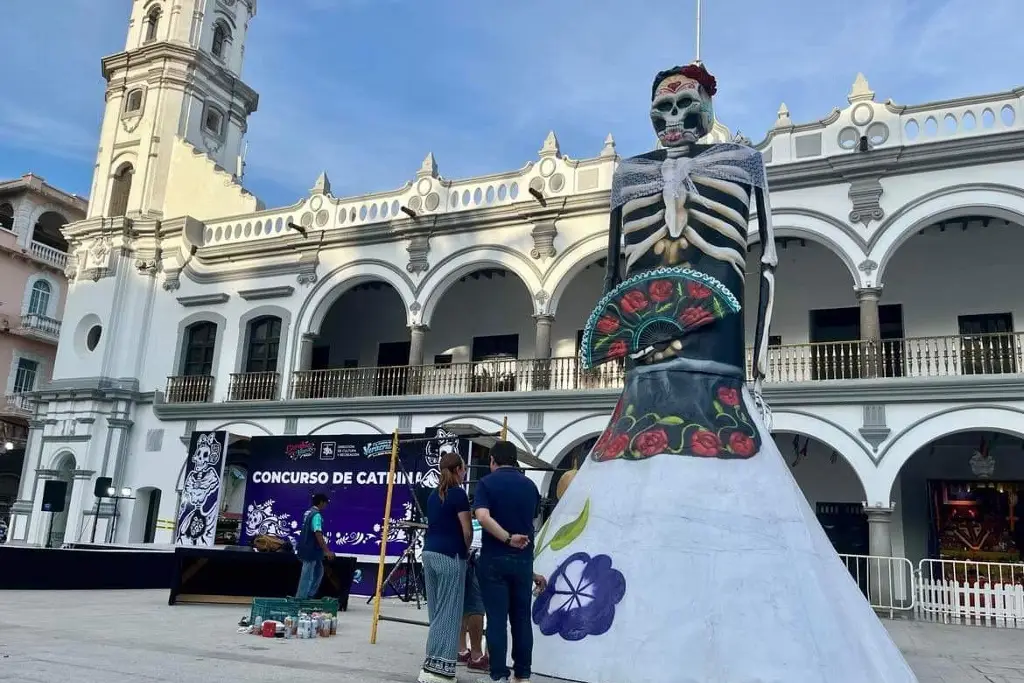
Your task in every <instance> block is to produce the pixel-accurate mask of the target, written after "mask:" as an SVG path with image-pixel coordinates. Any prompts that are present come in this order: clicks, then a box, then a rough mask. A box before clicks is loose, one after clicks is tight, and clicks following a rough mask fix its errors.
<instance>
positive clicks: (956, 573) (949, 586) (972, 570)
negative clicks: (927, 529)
mask: <svg viewBox="0 0 1024 683" xmlns="http://www.w3.org/2000/svg"><path fill="white" fill-rule="evenodd" d="M915 581H916V583H917V600H916V603H915V609H914V614H915V616H917V617H918V618H919V619H924V620H927V621H937V622H942V623H946V624H965V625H970V626H992V627H996V628H1024V564H1011V563H1008V562H970V561H966V560H921V562H920V564H919V565H918V571H917V576H916V577H915Z"/></svg>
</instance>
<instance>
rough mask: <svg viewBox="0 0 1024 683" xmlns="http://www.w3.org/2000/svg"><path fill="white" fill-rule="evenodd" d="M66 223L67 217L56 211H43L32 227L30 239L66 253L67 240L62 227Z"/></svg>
mask: <svg viewBox="0 0 1024 683" xmlns="http://www.w3.org/2000/svg"><path fill="white" fill-rule="evenodd" d="M67 224H68V219H67V218H65V217H64V216H63V215H62V214H60V213H58V212H57V211H52V210H51V211H44V212H43V213H42V214H40V216H39V218H37V219H36V222H35V225H34V226H33V227H32V241H33V242H38V243H39V244H42V245H45V246H47V247H50V248H51V249H56V250H57V251H59V252H62V253H65V254H66V253H67V251H68V241H67V240H66V239H64V232H63V228H64V226H65V225H67Z"/></svg>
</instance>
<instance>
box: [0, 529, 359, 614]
mask: <svg viewBox="0 0 1024 683" xmlns="http://www.w3.org/2000/svg"><path fill="white" fill-rule="evenodd" d="M0 567H2V568H3V570H2V571H0V591H2V590H44V591H46V590H140V589H161V588H162V589H165V590H168V591H169V597H168V604H169V605H175V604H188V603H193V604H194V603H205V604H211V603H212V604H239V605H241V604H246V605H247V604H249V603H250V602H251V601H252V599H253V598H254V597H266V598H283V597H288V596H290V595H294V593H295V588H296V586H297V585H298V582H299V573H300V571H301V565H300V563H299V561H298V559H297V558H296V557H295V556H294V555H292V554H290V553H257V552H253V551H252V550H251V549H248V548H242V547H238V546H226V547H220V548H183V547H175V546H155V545H151V544H150V545H134V546H123V545H101V544H77V545H75V546H73V547H72V546H69V547H66V548H37V547H31V546H18V545H3V546H0ZM356 569H357V563H356V559H355V558H354V557H345V556H340V555H339V556H338V557H336V558H335V559H334V560H331V561H328V562H326V563H325V571H324V580H323V582H322V583H321V585H320V591H319V592H318V594H317V595H316V596H315V597H330V598H336V599H337V600H338V603H339V606H340V607H341V608H342V609H346V608H347V607H348V596H349V592H350V590H351V587H352V584H353V579H354V578H355V575H356ZM375 570H376V566H374V572H375ZM367 573H368V572H367ZM375 575H376V574H375V573H374V576H375Z"/></svg>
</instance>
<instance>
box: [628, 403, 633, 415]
mask: <svg viewBox="0 0 1024 683" xmlns="http://www.w3.org/2000/svg"><path fill="white" fill-rule="evenodd" d="M632 416H633V405H632V404H630V405H628V406H626V417H632Z"/></svg>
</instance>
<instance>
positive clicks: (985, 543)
mask: <svg viewBox="0 0 1024 683" xmlns="http://www.w3.org/2000/svg"><path fill="white" fill-rule="evenodd" d="M893 496H894V498H895V497H897V496H898V497H899V498H900V499H901V501H902V515H901V516H902V522H903V524H902V526H903V543H904V546H905V548H906V556H907V558H908V559H910V560H911V561H912V562H914V563H915V564H916V563H917V562H918V561H920V560H922V559H936V560H938V559H942V560H966V561H974V562H993V563H1014V562H1019V561H1021V560H1024V439H1022V437H1021V436H1020V435H1017V434H1007V433H1002V432H996V431H986V430H973V431H965V432H958V433H955V434H947V435H944V436H941V437H939V438H936V439H934V440H932V441H930V442H929V443H927V444H925V445H924V446H923V447H921V448H920V449H918V450H917V451H916V452H914V454H913V455H912V456H910V458H909V459H908V460H907V461H906V462H905V463H904V464H903V466H902V467H901V468H900V470H899V476H898V478H897V479H896V482H895V483H894V484H893Z"/></svg>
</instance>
